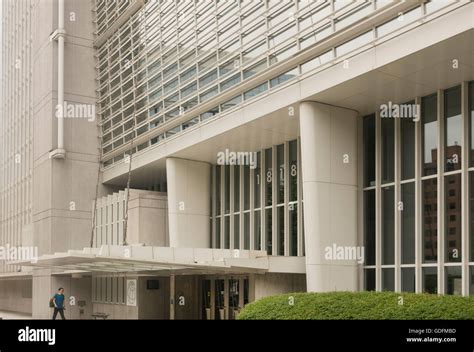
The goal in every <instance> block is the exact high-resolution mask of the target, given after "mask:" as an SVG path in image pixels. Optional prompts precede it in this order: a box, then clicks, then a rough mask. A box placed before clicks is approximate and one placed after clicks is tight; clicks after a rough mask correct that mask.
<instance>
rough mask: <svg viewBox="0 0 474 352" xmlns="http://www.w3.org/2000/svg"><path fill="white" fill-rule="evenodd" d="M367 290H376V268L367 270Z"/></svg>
mask: <svg viewBox="0 0 474 352" xmlns="http://www.w3.org/2000/svg"><path fill="white" fill-rule="evenodd" d="M364 281H365V291H375V269H366V270H365V280H364Z"/></svg>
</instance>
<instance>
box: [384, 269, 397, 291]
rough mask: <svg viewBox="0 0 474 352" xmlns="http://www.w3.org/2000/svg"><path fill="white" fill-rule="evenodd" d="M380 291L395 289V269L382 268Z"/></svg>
mask: <svg viewBox="0 0 474 352" xmlns="http://www.w3.org/2000/svg"><path fill="white" fill-rule="evenodd" d="M382 291H395V269H393V268H383V269H382Z"/></svg>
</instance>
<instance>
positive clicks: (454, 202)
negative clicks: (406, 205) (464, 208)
mask: <svg viewBox="0 0 474 352" xmlns="http://www.w3.org/2000/svg"><path fill="white" fill-rule="evenodd" d="M444 205H445V209H444V211H445V218H444V219H445V220H444V226H445V228H444V231H445V233H444V236H445V241H446V242H445V248H446V255H445V260H446V262H460V261H461V231H462V230H461V223H462V221H461V219H462V217H461V174H457V175H451V176H446V177H445V183H444Z"/></svg>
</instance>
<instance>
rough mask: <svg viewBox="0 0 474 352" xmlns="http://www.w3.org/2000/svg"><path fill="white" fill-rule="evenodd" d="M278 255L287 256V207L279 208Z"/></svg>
mask: <svg viewBox="0 0 474 352" xmlns="http://www.w3.org/2000/svg"><path fill="white" fill-rule="evenodd" d="M277 235H278V240H277V246H278V248H277V254H278V255H281V256H283V255H285V207H284V206H281V207H278V208H277Z"/></svg>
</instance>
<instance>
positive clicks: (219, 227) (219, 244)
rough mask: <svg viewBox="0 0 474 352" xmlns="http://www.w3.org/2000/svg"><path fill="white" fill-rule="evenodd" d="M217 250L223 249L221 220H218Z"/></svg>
mask: <svg viewBox="0 0 474 352" xmlns="http://www.w3.org/2000/svg"><path fill="white" fill-rule="evenodd" d="M216 248H221V218H220V217H219V218H216Z"/></svg>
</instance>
